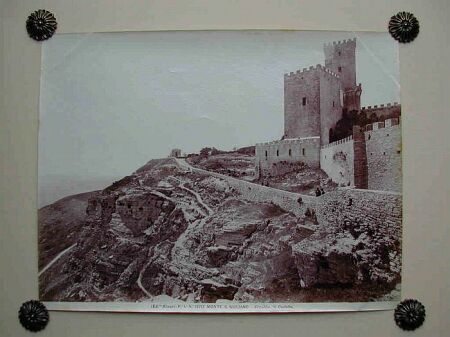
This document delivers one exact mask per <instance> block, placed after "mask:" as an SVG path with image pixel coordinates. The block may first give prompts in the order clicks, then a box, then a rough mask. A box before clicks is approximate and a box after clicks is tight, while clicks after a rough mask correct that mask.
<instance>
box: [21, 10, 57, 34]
mask: <svg viewBox="0 0 450 337" xmlns="http://www.w3.org/2000/svg"><path fill="white" fill-rule="evenodd" d="M57 25H58V24H57V23H56V18H55V16H54V15H53V14H52V13H50V12H49V11H46V10H45V9H39V10H37V11H36V12H34V13H31V15H30V16H29V17H28V19H27V32H28V35H30V37H31V38H32V39H35V40H36V41H43V40H47V39H49V38H51V37H52V36H53V34H54V33H55V30H56V27H57Z"/></svg>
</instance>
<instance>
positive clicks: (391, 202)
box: [315, 188, 402, 237]
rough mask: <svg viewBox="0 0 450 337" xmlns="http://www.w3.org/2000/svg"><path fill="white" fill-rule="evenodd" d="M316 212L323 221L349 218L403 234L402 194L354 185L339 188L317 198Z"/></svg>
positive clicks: (338, 221)
mask: <svg viewBox="0 0 450 337" xmlns="http://www.w3.org/2000/svg"><path fill="white" fill-rule="evenodd" d="M315 211H316V216H317V220H318V221H319V223H321V224H330V225H337V226H340V225H344V222H345V221H349V222H351V223H358V222H359V223H363V224H366V225H367V226H370V227H371V228H374V227H377V228H378V230H379V229H380V228H381V229H382V232H383V234H384V235H386V237H387V236H394V237H399V233H400V231H401V221H402V194H401V193H398V192H391V191H375V190H364V189H354V188H338V189H337V190H335V191H332V192H328V193H325V194H323V195H321V196H320V197H318V198H317V203H316V210H315Z"/></svg>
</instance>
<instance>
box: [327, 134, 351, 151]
mask: <svg viewBox="0 0 450 337" xmlns="http://www.w3.org/2000/svg"><path fill="white" fill-rule="evenodd" d="M352 140H353V135H350V136H348V137H346V138H343V139H340V140H337V141H335V142H332V143H328V144H325V145H322V147H321V149H326V148H328V147H333V146H335V145H339V144H343V143H347V142H350V141H352Z"/></svg>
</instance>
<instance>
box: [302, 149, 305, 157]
mask: <svg viewBox="0 0 450 337" xmlns="http://www.w3.org/2000/svg"><path fill="white" fill-rule="evenodd" d="M302 155H303V156H304V155H305V149H304V148H303V149H302Z"/></svg>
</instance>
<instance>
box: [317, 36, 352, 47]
mask: <svg viewBox="0 0 450 337" xmlns="http://www.w3.org/2000/svg"><path fill="white" fill-rule="evenodd" d="M348 43H356V37H354V38H353V39H344V40H340V41H333V42H329V43H325V44H324V47H326V48H327V47H328V48H329V47H334V46H338V45H344V44H348Z"/></svg>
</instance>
